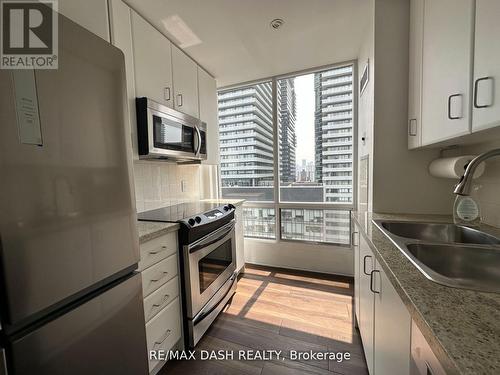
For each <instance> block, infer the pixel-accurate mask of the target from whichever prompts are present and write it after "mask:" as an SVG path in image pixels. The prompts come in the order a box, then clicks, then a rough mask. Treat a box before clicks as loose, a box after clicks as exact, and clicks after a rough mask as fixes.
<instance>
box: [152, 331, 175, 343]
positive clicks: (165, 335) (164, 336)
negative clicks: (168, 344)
mask: <svg viewBox="0 0 500 375" xmlns="http://www.w3.org/2000/svg"><path fill="white" fill-rule="evenodd" d="M171 333H172V330H170V329H167V331H166V332H165V334H164V335H163V337H162V338H161V339H160V341H155V344H154V346H157V345H161V344H163V343H164V342H165V340H166V339H167V338H168V336H170V334H171Z"/></svg>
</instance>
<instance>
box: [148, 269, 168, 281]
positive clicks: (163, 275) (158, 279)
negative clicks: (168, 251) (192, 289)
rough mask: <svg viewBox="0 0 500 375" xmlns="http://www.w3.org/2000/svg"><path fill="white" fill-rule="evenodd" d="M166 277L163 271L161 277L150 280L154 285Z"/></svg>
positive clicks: (166, 273) (165, 272)
mask: <svg viewBox="0 0 500 375" xmlns="http://www.w3.org/2000/svg"><path fill="white" fill-rule="evenodd" d="M167 275H168V272H167V271H163V272H162V275H161V276H160V277H157V278H156V279H151V282H153V283H156V282H158V281H160V280H161V279H164V278H165V276H167Z"/></svg>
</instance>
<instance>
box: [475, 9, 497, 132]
mask: <svg viewBox="0 0 500 375" xmlns="http://www.w3.org/2000/svg"><path fill="white" fill-rule="evenodd" d="M499 19H500V1H498V0H477V1H476V32H475V46H474V98H473V102H474V108H473V115H472V131H477V130H482V129H487V128H492V127H494V126H499V125H500V97H499V96H500V91H498V87H499V84H500V63H499V62H500V43H499V42H498V35H500V23H499V21H498V20H499Z"/></svg>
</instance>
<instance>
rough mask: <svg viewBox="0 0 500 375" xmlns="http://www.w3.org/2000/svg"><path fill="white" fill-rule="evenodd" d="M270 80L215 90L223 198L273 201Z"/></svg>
mask: <svg viewBox="0 0 500 375" xmlns="http://www.w3.org/2000/svg"><path fill="white" fill-rule="evenodd" d="M271 89H272V83H271V82H265V83H261V84H258V85H253V86H248V87H245V88H242V89H235V90H227V91H222V92H219V98H218V100H219V137H220V155H221V189H222V196H223V197H225V198H235V197H237V198H245V199H247V200H249V201H273V200H274V188H273V186H274V161H273V157H274V155H273V114H272V93H271Z"/></svg>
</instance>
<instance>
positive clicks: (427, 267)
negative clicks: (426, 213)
mask: <svg viewBox="0 0 500 375" xmlns="http://www.w3.org/2000/svg"><path fill="white" fill-rule="evenodd" d="M373 222H374V223H375V225H376V226H377V227H378V228H379V229H380V230H381V231H382V232H383V233H384V234H385V235H386V236H387V237H388V238H389V239H391V241H392V242H393V243H394V244H395V245H396V246H397V247H398V248H399V250H400V251H401V252H402V253H403V254H404V255H406V257H407V258H408V259H409V260H410V261H411V262H412V263H413V265H414V266H415V267H416V268H417V269H418V270H419V271H420V272H422V273H423V274H424V275H425V276H426V277H427V278H428V279H430V280H432V281H434V282H436V283H439V284H443V285H447V286H451V287H457V288H464V289H473V290H479V291H485V292H496V293H500V239H498V238H496V237H494V236H491V235H489V234H487V233H484V232H481V231H479V230H476V229H472V228H468V227H465V226H460V225H454V224H446V223H419V222H402V221H386V220H373Z"/></svg>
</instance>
